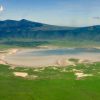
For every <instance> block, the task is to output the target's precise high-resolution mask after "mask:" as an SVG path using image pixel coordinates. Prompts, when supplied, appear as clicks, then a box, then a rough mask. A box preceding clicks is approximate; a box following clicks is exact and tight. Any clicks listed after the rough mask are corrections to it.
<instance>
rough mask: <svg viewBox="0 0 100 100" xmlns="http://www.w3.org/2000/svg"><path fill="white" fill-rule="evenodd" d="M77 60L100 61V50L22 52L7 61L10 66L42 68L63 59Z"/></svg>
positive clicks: (76, 49) (64, 49)
mask: <svg viewBox="0 0 100 100" xmlns="http://www.w3.org/2000/svg"><path fill="white" fill-rule="evenodd" d="M62 57H63V58H64V57H66V58H77V59H84V60H85V59H86V60H94V61H100V49H96V48H63V49H37V50H32V49H30V50H22V51H19V52H17V53H16V54H13V55H9V56H7V57H6V58H5V60H6V61H7V62H8V63H10V64H15V65H26V66H41V65H44V66H45V65H53V64H54V63H55V61H57V60H59V59H61V58H62Z"/></svg>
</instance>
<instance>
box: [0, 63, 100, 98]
mask: <svg viewBox="0 0 100 100" xmlns="http://www.w3.org/2000/svg"><path fill="white" fill-rule="evenodd" d="M0 100H100V63H99V62H98V63H93V64H84V63H82V64H77V65H76V66H73V65H69V66H67V67H66V66H65V67H53V66H49V67H46V68H45V67H43V68H23V67H16V68H14V67H11V66H8V65H0Z"/></svg>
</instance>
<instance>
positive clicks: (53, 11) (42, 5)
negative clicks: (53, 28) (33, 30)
mask: <svg viewBox="0 0 100 100" xmlns="http://www.w3.org/2000/svg"><path fill="white" fill-rule="evenodd" d="M0 5H1V9H0V20H6V19H13V20H20V19H27V20H31V21H35V22H41V23H46V24H51V25H60V26H92V25H100V0H0Z"/></svg>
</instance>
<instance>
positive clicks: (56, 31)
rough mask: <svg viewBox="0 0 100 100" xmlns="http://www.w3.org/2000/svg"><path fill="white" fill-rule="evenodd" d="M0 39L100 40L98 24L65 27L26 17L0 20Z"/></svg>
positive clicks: (99, 26)
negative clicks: (34, 20)
mask: <svg viewBox="0 0 100 100" xmlns="http://www.w3.org/2000/svg"><path fill="white" fill-rule="evenodd" d="M0 39H33V40H93V41H100V25H95V26H88V27H66V26H56V25H48V24H43V23H39V22H32V21H29V20H26V19H22V20H19V21H16V20H4V21H0Z"/></svg>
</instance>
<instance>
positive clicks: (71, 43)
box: [0, 39, 100, 50]
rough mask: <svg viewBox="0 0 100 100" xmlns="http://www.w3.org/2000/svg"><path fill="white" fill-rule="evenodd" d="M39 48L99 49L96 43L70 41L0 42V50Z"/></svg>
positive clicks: (20, 40)
mask: <svg viewBox="0 0 100 100" xmlns="http://www.w3.org/2000/svg"><path fill="white" fill-rule="evenodd" d="M39 46H57V47H75V48H83V47H85V48H87V47H91V48H92V47H99V46H100V42H98V41H97V42H96V41H81V40H80V41H77V40H75V41H71V40H45V41H44V40H28V39H26V40H25V39H24V40H23V39H19V40H17V39H15V40H0V50H1V49H9V48H33V47H39Z"/></svg>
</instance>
